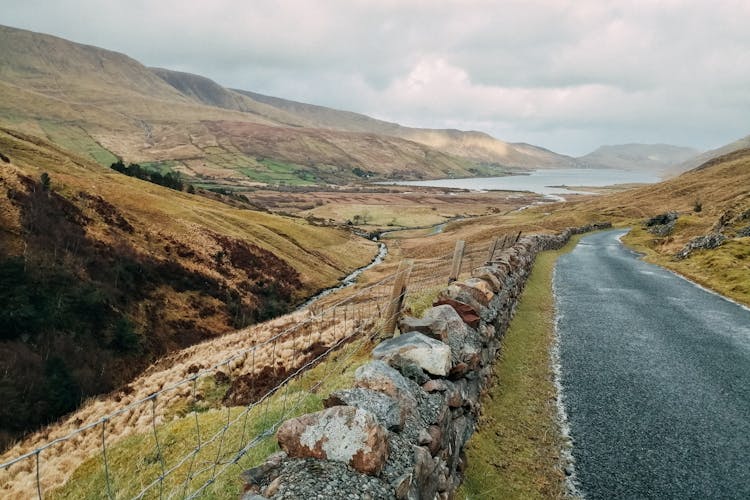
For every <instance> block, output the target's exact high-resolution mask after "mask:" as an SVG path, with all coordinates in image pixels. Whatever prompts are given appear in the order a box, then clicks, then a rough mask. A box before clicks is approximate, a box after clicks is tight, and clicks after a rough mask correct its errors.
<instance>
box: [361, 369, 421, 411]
mask: <svg viewBox="0 0 750 500" xmlns="http://www.w3.org/2000/svg"><path fill="white" fill-rule="evenodd" d="M354 385H355V386H357V387H362V388H364V389H372V390H373V391H378V392H382V393H384V394H386V395H388V396H390V397H392V398H395V399H396V400H397V401H399V403H401V405H402V406H403V408H404V411H407V412H408V411H412V410H414V409H415V408H416V406H417V401H416V399H415V398H414V395H413V394H412V392H411V388H410V387H409V382H408V381H407V380H406V378H405V377H404V376H403V375H401V374H400V373H399V372H398V371H397V370H395V369H394V368H392V367H390V366H388V365H387V364H386V363H384V362H383V361H380V360H374V361H370V362H369V363H367V364H366V365H362V366H360V367H359V368H357V370H356V371H355V372H354Z"/></svg>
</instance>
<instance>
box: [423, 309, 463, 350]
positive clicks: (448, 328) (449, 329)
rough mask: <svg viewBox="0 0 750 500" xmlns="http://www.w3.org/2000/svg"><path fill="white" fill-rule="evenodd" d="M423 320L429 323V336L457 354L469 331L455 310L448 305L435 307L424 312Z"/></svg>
mask: <svg viewBox="0 0 750 500" xmlns="http://www.w3.org/2000/svg"><path fill="white" fill-rule="evenodd" d="M424 319H425V320H427V321H430V322H431V326H430V329H431V334H430V336H431V337H433V338H436V339H438V340H440V341H442V342H445V343H447V344H448V345H449V346H450V348H451V351H455V353H456V354H458V352H459V350H460V349H461V346H462V345H463V344H464V342H465V341H466V338H467V337H468V336H469V332H470V331H471V329H470V328H469V326H468V325H467V324H466V323H464V321H463V320H462V319H461V316H459V314H458V313H457V312H456V310H455V309H453V307H451V306H449V305H442V306H435V307H433V308H431V309H428V310H427V312H425V314H424Z"/></svg>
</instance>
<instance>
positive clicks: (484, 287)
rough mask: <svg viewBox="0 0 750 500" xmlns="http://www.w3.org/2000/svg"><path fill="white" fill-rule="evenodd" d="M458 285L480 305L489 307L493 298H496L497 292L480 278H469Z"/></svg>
mask: <svg viewBox="0 0 750 500" xmlns="http://www.w3.org/2000/svg"><path fill="white" fill-rule="evenodd" d="M456 285H458V286H460V287H462V288H464V290H466V291H467V292H469V293H470V294H471V296H472V297H474V298H475V299H476V300H477V301H479V303H480V304H482V305H483V306H485V307H487V306H489V304H490V302H491V301H492V298H493V297H494V296H495V292H494V291H493V290H492V287H491V286H490V284H489V283H487V282H486V281H485V280H482V279H479V278H469V279H467V280H466V281H459V282H458V283H456Z"/></svg>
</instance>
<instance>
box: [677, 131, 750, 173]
mask: <svg viewBox="0 0 750 500" xmlns="http://www.w3.org/2000/svg"><path fill="white" fill-rule="evenodd" d="M745 148H750V135H748V136H746V137H743V138H741V139H737V140H736V141H733V142H730V143H729V144H725V145H724V146H721V147H719V148H716V149H712V150H710V151H706V152H705V153H701V154H699V155H698V156H695V157H694V158H690V159H688V160H687V161H685V162H683V163H681V164H680V165H678V168H679V169H680V170H690V169H693V168H696V167H698V166H700V165H702V164H704V163H706V162H707V161H709V160H713V159H714V158H719V157H721V156H724V155H726V154H729V153H732V152H734V151H738V150H740V149H745Z"/></svg>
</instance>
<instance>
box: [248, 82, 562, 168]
mask: <svg viewBox="0 0 750 500" xmlns="http://www.w3.org/2000/svg"><path fill="white" fill-rule="evenodd" d="M236 92H238V93H240V94H243V95H245V96H248V97H251V98H252V99H254V100H256V101H259V102H262V103H265V104H268V105H269V106H273V107H274V108H277V109H279V110H283V111H286V112H289V113H291V114H294V115H295V116H299V117H301V118H304V119H305V120H306V121H307V122H308V123H310V124H311V125H312V126H314V127H319V128H326V129H331V130H346V131H351V132H366V133H372V134H380V135H388V136H393V137H400V138H402V139H407V140H410V141H414V142H418V143H420V144H424V145H426V146H430V147H433V148H435V149H438V150H440V151H443V152H445V153H449V154H451V155H454V156H458V157H461V158H466V159H470V160H474V161H478V162H483V163H496V164H498V165H502V166H507V167H514V168H520V169H528V168H565V167H574V166H575V160H574V159H573V158H570V157H569V156H565V155H560V154H557V153H554V152H552V151H549V150H547V149H544V148H540V147H538V146H533V145H530V144H522V143H518V144H513V143H508V142H505V141H501V140H499V139H495V138H494V137H492V136H490V135H488V134H485V133H484V132H476V131H468V132H467V131H462V130H455V129H425V128H414V127H404V126H402V125H399V124H397V123H392V122H387V121H383V120H377V119H375V118H371V117H369V116H366V115H362V114H358V113H352V112H350V111H339V110H336V109H332V108H327V107H324V106H316V105H312V104H305V103H301V102H296V101H290V100H287V99H281V98H278V97H271V96H267V95H263V94H258V93H255V92H248V91H244V90H236Z"/></svg>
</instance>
